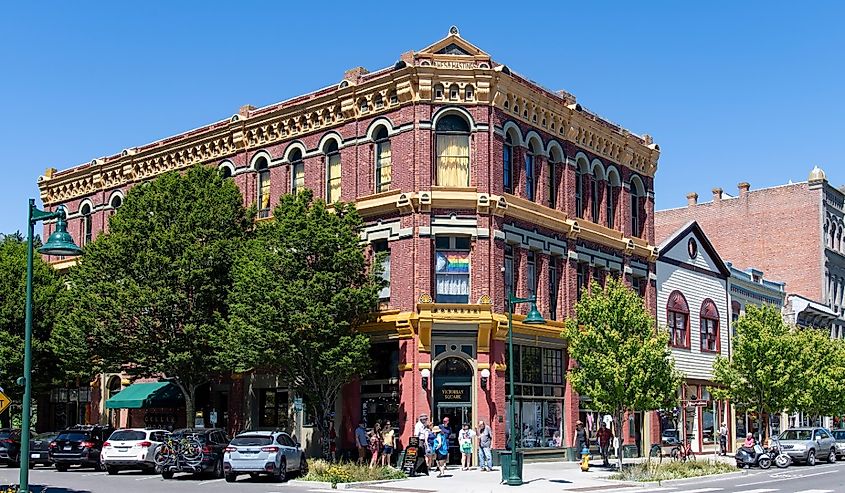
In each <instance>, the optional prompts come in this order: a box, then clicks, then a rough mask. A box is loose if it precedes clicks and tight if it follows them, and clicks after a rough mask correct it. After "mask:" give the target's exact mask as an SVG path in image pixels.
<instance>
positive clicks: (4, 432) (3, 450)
mask: <svg viewBox="0 0 845 493" xmlns="http://www.w3.org/2000/svg"><path fill="white" fill-rule="evenodd" d="M20 463H21V430H12V429H9V428H3V429H1V430H0V464H6V465H8V466H9V467H18V466H19V465H20Z"/></svg>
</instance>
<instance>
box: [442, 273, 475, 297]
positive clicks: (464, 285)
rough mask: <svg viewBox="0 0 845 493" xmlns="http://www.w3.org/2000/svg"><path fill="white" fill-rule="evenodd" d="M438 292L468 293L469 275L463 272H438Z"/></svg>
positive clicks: (451, 293) (455, 294) (449, 293)
mask: <svg viewBox="0 0 845 493" xmlns="http://www.w3.org/2000/svg"><path fill="white" fill-rule="evenodd" d="M437 294H445V295H454V296H459V295H468V294H469V276H468V275H463V274H438V275H437Z"/></svg>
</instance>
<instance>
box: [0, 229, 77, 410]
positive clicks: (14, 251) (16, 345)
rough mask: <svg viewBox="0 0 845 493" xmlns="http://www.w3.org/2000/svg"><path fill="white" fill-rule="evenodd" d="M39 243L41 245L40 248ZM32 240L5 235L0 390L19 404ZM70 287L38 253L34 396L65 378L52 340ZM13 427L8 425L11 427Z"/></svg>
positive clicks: (1, 243)
mask: <svg viewBox="0 0 845 493" xmlns="http://www.w3.org/2000/svg"><path fill="white" fill-rule="evenodd" d="M38 246H40V245H39V244H36V245H35V248H38ZM26 247H27V242H26V239H25V238H24V237H23V236H22V235H21V234H20V233H15V234H9V235H0V387H3V389H4V392H5V393H6V394H7V395H8V396H9V398H11V399H12V400H13V401H18V402H20V400H21V399H22V397H23V387H21V386H19V385H17V383H15V382H16V380H17V378H18V377H20V376H22V375H23V355H24V354H23V353H24V351H23V349H24V327H25V320H24V318H25V306H26ZM63 291H64V284H63V283H62V280H61V278H60V277H59V276H58V274H56V271H55V270H53V268H52V267H50V266H49V265H47V264H46V263H44V261H42V260H41V256H40V255H37V254H35V256H34V257H33V265H32V301H33V302H32V336H33V337H32V363H33V365H32V377H33V390H34V392H36V393H37V392H39V391H44V390H45V389H47V388H49V386H50V384H52V383H53V381H54V379H56V378H57V377H58V375H59V373H60V370H59V368H58V366H57V362H56V358H55V357H54V355H53V351H52V345H51V337H52V333H53V326H54V324H55V322H56V318H57V316H58V313H57V307H58V306H59V303H58V299H59V298H60V296H61V294H62V292H63ZM7 424H8V423H7Z"/></svg>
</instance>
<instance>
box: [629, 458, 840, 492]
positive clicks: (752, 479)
mask: <svg viewBox="0 0 845 493" xmlns="http://www.w3.org/2000/svg"><path fill="white" fill-rule="evenodd" d="M620 491H630V493H651V492H654V493H658V492H667V493H672V492H677V493H841V492H845V462H843V463H834V464H819V465H817V466H815V467H810V466H804V465H791V466H789V467H788V468H786V469H777V468H774V467H773V468H772V469H769V470H768V471H761V470H759V469H751V470H749V472H748V474H745V475H742V476H733V477H729V478H725V479H716V478H710V479H708V478H698V479H690V480H687V481H683V482H679V483H672V485H671V486H661V487H650V488H645V489H636V490H631V489H629V488H625V489H620Z"/></svg>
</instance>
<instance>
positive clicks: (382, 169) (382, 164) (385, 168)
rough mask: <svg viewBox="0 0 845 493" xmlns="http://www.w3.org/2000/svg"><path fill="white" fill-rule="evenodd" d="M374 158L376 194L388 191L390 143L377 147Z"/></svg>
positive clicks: (386, 142)
mask: <svg viewBox="0 0 845 493" xmlns="http://www.w3.org/2000/svg"><path fill="white" fill-rule="evenodd" d="M377 152H378V155H377V156H376V192H384V191H386V190H390V181H391V149H390V141H389V140H388V141H385V142H380V143H379V144H378V145H377Z"/></svg>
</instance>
